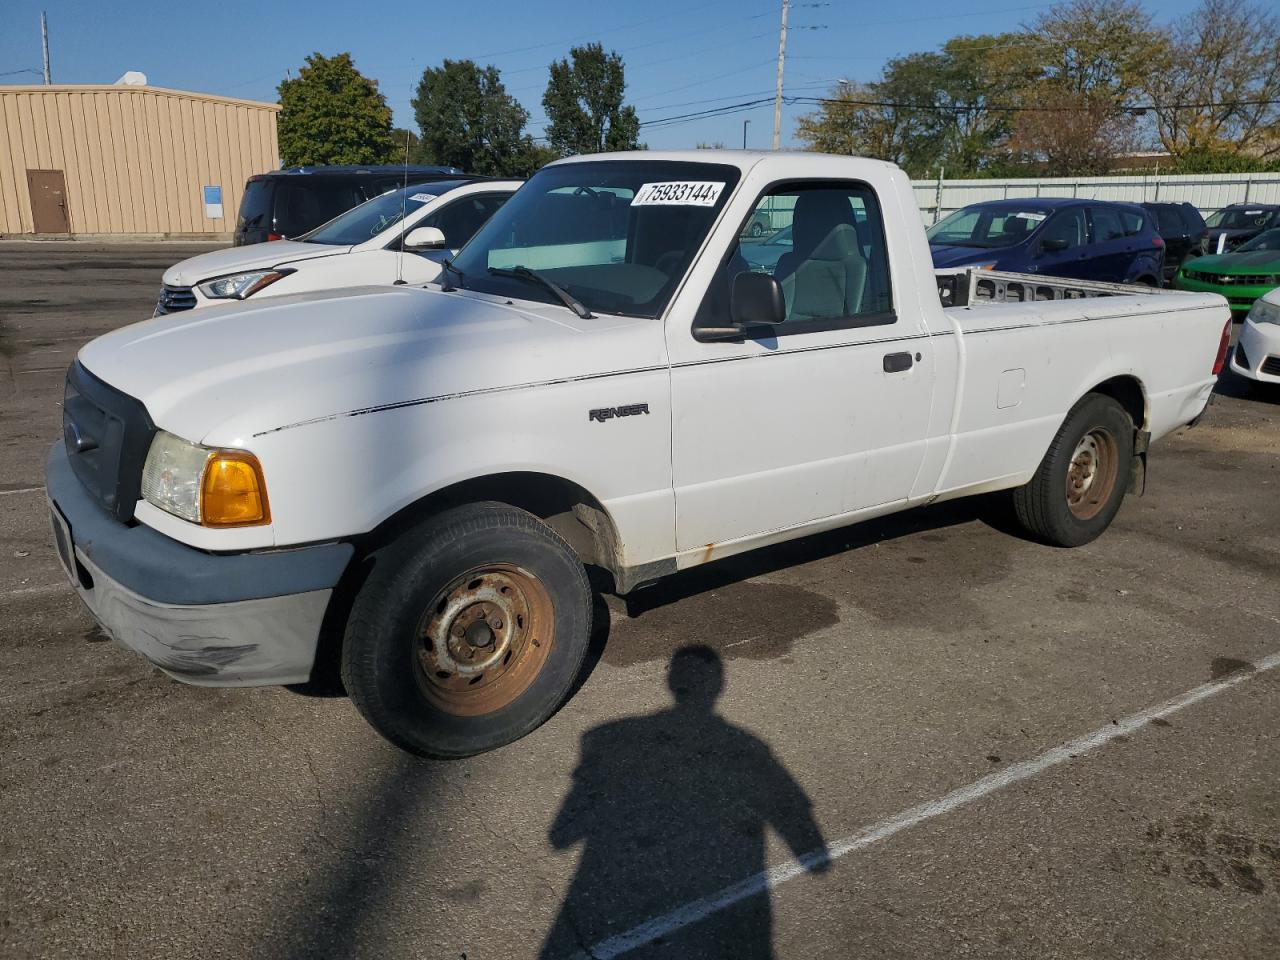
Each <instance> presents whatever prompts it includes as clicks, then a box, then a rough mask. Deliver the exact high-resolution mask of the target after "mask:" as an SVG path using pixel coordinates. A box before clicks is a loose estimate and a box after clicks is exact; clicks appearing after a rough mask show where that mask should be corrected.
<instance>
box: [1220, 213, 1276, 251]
mask: <svg viewBox="0 0 1280 960" xmlns="http://www.w3.org/2000/svg"><path fill="white" fill-rule="evenodd" d="M1205 222H1206V224H1207V225H1208V227H1209V243H1208V245H1207V249H1206V252H1208V253H1226V252H1227V251H1229V250H1234V249H1236V247H1238V246H1240V245H1241V244H1242V243H1248V242H1249V241H1250V240H1252V239H1253V238H1254V237H1256V236H1257V235H1258V234H1260V233H1261V232H1262V231H1263V230H1270V229H1272V228H1273V227H1280V204H1271V203H1233V204H1231V205H1230V206H1226V207H1223V208H1222V209H1221V210H1219V211H1218V212H1217V213H1212V214H1210V215H1209V219H1208V220H1207V221H1205Z"/></svg>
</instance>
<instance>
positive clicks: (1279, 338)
mask: <svg viewBox="0 0 1280 960" xmlns="http://www.w3.org/2000/svg"><path fill="white" fill-rule="evenodd" d="M1231 369H1232V370H1233V371H1234V372H1235V373H1238V374H1239V375H1240V376H1242V377H1248V378H1249V379H1250V380H1257V381H1259V382H1260V383H1280V287H1277V288H1276V289H1275V290H1272V291H1271V292H1270V293H1268V294H1267V295H1266V296H1264V297H1261V298H1260V299H1258V300H1255V301H1254V303H1253V307H1252V309H1250V311H1249V315H1248V316H1247V317H1245V318H1244V326H1243V327H1241V328H1240V339H1239V340H1237V341H1236V349H1235V353H1234V354H1232V357H1231Z"/></svg>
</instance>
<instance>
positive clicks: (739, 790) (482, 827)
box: [0, 244, 1280, 960]
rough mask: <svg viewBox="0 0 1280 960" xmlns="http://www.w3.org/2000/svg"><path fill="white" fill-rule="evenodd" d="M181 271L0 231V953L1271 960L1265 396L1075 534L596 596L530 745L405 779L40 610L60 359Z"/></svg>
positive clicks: (1270, 493) (277, 705)
mask: <svg viewBox="0 0 1280 960" xmlns="http://www.w3.org/2000/svg"><path fill="white" fill-rule="evenodd" d="M198 249H200V248H197V247H192V246H178V245H152V246H145V247H143V246H139V247H127V246H120V245H113V246H103V247H88V246H85V245H83V244H0V277H2V278H3V282H2V283H0V677H3V685H2V686H0V812H2V816H0V956H4V957H129V958H143V957H157V958H160V957H163V958H184V957H193V958H195V957H199V958H216V957H288V958H293V957H298V958H301V957H342V958H346V957H377V958H401V957H403V958H429V960H460V958H466V960H480V958H486V960H487V958H495V960H497V958H501V960H508V958H510V960H522V958H535V957H545V958H547V960H552V958H558V957H566V958H568V957H573V956H579V957H599V958H604V957H612V956H627V957H646V958H650V957H664V958H702V957H708V958H709V957H722V958H732V960H748V958H768V957H777V958H805V960H810V958H849V957H860V958H861V957H868V958H870V957H886V958H888V957H893V958H898V957H902V958H906V957H910V958H922V957H961V956H964V957H1010V958H1026V957H1037V958H1048V957H1078V958H1099V957H1106V958H1111V957H1151V958H1157V957H1159V958H1170V957H1206V958H1207V957H1213V958H1226V957H1230V958H1274V957H1275V956H1276V954H1277V944H1278V943H1280V792H1278V791H1277V785H1278V780H1280V657H1278V656H1277V654H1280V591H1277V584H1278V583H1280V539H1278V538H1277V532H1280V495H1278V494H1280V392H1276V393H1271V394H1268V393H1258V392H1253V391H1248V390H1245V389H1244V388H1243V385H1242V384H1241V383H1240V382H1239V381H1236V380H1234V379H1227V380H1224V382H1223V384H1222V386H1221V388H1220V389H1221V395H1220V396H1219V397H1218V398H1217V403H1216V404H1215V406H1214V407H1213V409H1212V410H1211V412H1210V414H1209V416H1208V418H1207V419H1206V421H1205V422H1204V423H1203V424H1202V425H1201V426H1199V427H1197V428H1195V429H1192V430H1186V431H1182V432H1180V433H1179V434H1178V435H1176V436H1174V437H1171V438H1169V439H1167V440H1165V441H1164V442H1162V443H1160V444H1158V445H1156V446H1155V447H1154V448H1153V451H1152V455H1151V473H1150V479H1149V484H1148V489H1147V494H1146V496H1145V497H1143V498H1141V499H1136V498H1130V499H1129V500H1128V501H1127V502H1126V504H1125V506H1124V508H1123V509H1122V511H1121V513H1120V516H1119V519H1118V521H1117V522H1116V524H1115V526H1114V527H1113V528H1112V530H1111V531H1110V532H1109V533H1108V534H1107V535H1106V536H1104V537H1103V538H1102V539H1101V540H1099V541H1097V542H1096V543H1094V544H1092V545H1090V546H1088V547H1084V548H1081V549H1078V550H1072V551H1064V550H1055V549H1051V548H1047V547H1042V546H1037V545H1035V544H1032V543H1029V542H1026V541H1024V540H1022V539H1019V538H1017V537H1015V536H1013V535H1011V534H1010V533H1008V532H1007V531H1006V525H1005V524H1004V522H1003V521H1002V519H1001V515H1000V513H999V511H998V510H997V509H995V505H993V504H992V503H989V502H981V503H969V502H964V503H957V504H950V505H947V506H945V507H941V508H937V509H929V510H925V511H920V512H917V513H914V514H907V515H904V516H900V517H898V518H890V519H888V520H885V521H880V522H875V523H871V524H867V525H863V526H861V527H856V528H850V529H848V530H842V531H836V532H835V533H833V534H828V535H823V536H819V537H814V538H811V539H808V540H805V541H802V542H799V543H793V544H787V545H784V546H782V547H779V548H774V549H769V550H766V551H762V552H759V553H756V554H751V555H748V556H744V557H739V558H734V559H732V560H729V561H726V562H722V563H720V564H718V565H715V566H712V567H709V568H704V569H701V570H698V571H694V572H692V573H690V574H686V575H681V576H679V577H677V578H674V579H673V580H671V581H668V582H667V583H665V584H663V585H660V586H658V587H654V588H651V589H649V590H646V591H642V592H641V593H638V594H636V595H635V596H633V597H632V598H630V599H629V600H628V601H622V600H619V599H617V598H612V597H610V598H603V599H602V600H601V613H602V616H601V617H600V619H601V620H602V621H603V624H602V626H601V628H600V630H599V633H598V636H597V637H596V643H595V650H594V656H593V662H592V665H591V670H590V673H589V675H587V676H586V677H585V678H584V680H583V682H582V686H581V689H580V690H579V692H578V694H577V696H576V697H575V698H574V699H572V700H571V701H570V702H569V703H568V704H567V705H566V706H565V707H564V708H563V709H562V710H561V711H560V713H559V714H558V715H557V716H556V717H554V718H553V719H552V720H551V721H550V722H549V723H548V724H546V725H545V726H544V727H542V728H541V729H540V730H538V731H536V732H535V733H534V734H533V735H531V736H530V737H528V738H527V739H525V740H523V741H521V742H519V743H516V744H514V745H512V746H509V747H506V748H504V749H502V750H499V751H497V752H494V753H492V754H489V755H486V756H482V757H478V758H475V759H472V760H468V761H463V762H455V763H447V764H446V763H428V762H423V761H419V760H415V759H412V758H410V757H408V756H406V755H403V754H400V753H399V752H398V751H396V750H395V749H394V748H392V747H390V746H389V745H388V744H386V743H384V742H383V741H382V740H380V739H379V738H378V737H377V736H376V735H375V734H374V733H373V731H372V730H370V729H369V728H368V727H367V726H366V725H365V724H364V722H363V721H362V720H361V719H360V718H359V717H358V716H357V714H356V712H355V710H354V708H353V707H352V706H351V704H350V703H349V702H348V701H346V700H345V699H343V698H338V697H332V698H319V697H306V696H301V695H299V694H296V693H292V692H290V691H287V690H283V689H257V690H222V691H214V690H205V689H197V688H194V687H187V686H183V685H180V684H178V683H175V682H173V681H171V680H169V679H167V678H166V677H165V676H163V675H162V674H160V673H159V672H158V671H157V670H154V669H152V668H150V667H149V666H147V665H146V664H145V663H144V662H143V661H141V660H140V659H137V658H135V657H134V656H133V655H131V654H128V653H126V652H125V651H123V650H121V649H119V648H117V647H115V645H114V644H112V643H110V642H103V641H104V637H103V636H102V634H101V633H99V632H98V631H97V630H96V629H95V627H94V625H93V622H92V621H91V619H90V618H89V617H88V615H87V614H86V613H85V612H84V611H83V610H82V609H81V607H80V604H79V601H78V600H77V599H76V598H75V596H74V595H73V594H72V592H71V590H70V588H69V587H68V586H67V585H66V584H65V582H64V578H63V575H62V573H61V571H60V569H59V568H58V566H57V562H56V560H55V558H54V554H53V550H52V547H51V545H50V538H49V533H48V523H47V518H46V507H45V501H44V497H43V494H42V492H41V489H40V485H41V483H42V470H43V461H44V454H45V450H46V448H47V446H48V444H49V443H50V442H52V441H53V440H54V439H55V438H57V437H58V435H59V432H60V428H59V423H60V409H59V407H58V403H59V401H60V399H61V391H62V379H63V374H64V371H65V369H66V366H67V364H68V363H69V362H70V360H71V358H72V357H73V356H74V354H75V351H76V350H77V348H78V347H79V346H80V345H81V344H83V343H84V342H85V341H87V340H88V339H90V338H92V337H93V336H95V335H97V334H99V333H102V332H105V331H107V330H109V329H112V328H114V327H117V326H120V325H123V324H125V323H129V322H132V321H135V320H139V319H143V318H145V317H147V316H149V315H150V312H151V308H152V305H153V304H154V301H155V296H156V293H157V291H158V286H159V278H160V273H161V271H162V269H163V268H164V267H165V266H168V265H169V264H170V263H172V262H174V261H175V260H178V259H181V258H182V257H185V256H189V255H191V254H192V253H194V252H196V250H198ZM690 647H696V648H697V649H694V650H687V649H686V648H690ZM682 650H683V651H685V652H683V653H678V652H679V651H682ZM673 658H674V659H675V662H676V664H677V670H676V677H677V683H676V686H677V687H678V692H679V696H678V698H677V699H676V700H673V697H672V693H671V692H670V691H669V690H668V671H669V666H670V665H671V664H672V661H673ZM721 672H722V673H723V689H720V684H719V682H718V679H717V678H718V677H719V676H720V674H721ZM584 738H585V739H584ZM584 748H585V749H584ZM797 856H798V857H799V858H800V859H799V861H795V860H793V858H794V857H797ZM766 871H767V872H766Z"/></svg>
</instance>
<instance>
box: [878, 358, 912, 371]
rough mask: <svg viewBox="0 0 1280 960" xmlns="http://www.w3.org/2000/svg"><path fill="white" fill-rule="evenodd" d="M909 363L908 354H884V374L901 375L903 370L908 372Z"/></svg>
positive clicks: (910, 361)
mask: <svg viewBox="0 0 1280 960" xmlns="http://www.w3.org/2000/svg"><path fill="white" fill-rule="evenodd" d="M911 363H912V360H911V354H909V353H886V354H885V355H884V372H885V373H901V372H902V371H903V370H910V369H911Z"/></svg>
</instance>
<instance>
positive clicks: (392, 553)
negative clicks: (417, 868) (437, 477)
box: [342, 503, 591, 758]
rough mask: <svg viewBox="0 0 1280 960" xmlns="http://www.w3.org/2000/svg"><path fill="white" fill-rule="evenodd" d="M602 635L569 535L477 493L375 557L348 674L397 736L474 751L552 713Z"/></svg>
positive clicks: (376, 723) (351, 640)
mask: <svg viewBox="0 0 1280 960" xmlns="http://www.w3.org/2000/svg"><path fill="white" fill-rule="evenodd" d="M590 633H591V590H590V587H589V586H588V583H587V577H586V571H585V570H584V569H583V566H582V563H581V562H580V561H579V560H578V558H577V557H576V556H575V555H574V553H573V551H572V550H571V549H570V547H569V545H568V544H567V543H565V542H564V540H563V539H561V537H560V536H559V535H558V534H556V533H555V532H554V531H553V530H552V529H551V528H550V527H548V526H547V525H546V524H544V523H542V522H541V521H540V520H538V519H537V518H536V517H534V516H533V515H531V514H529V513H526V512H524V511H523V510H517V509H515V508H513V507H507V506H504V505H502V504H496V503H483V504H472V505H468V506H464V507H458V508H455V509H453V510H449V511H447V512H445V513H443V514H441V515H439V516H438V517H436V518H434V519H433V520H430V521H428V522H426V523H425V524H423V525H421V526H419V527H416V528H414V529H412V530H410V531H408V532H407V533H405V534H404V535H402V536H401V538H400V539H399V540H397V541H396V542H395V543H393V544H392V545H391V546H389V547H387V548H385V549H384V550H383V551H381V552H379V553H378V554H377V555H376V557H375V566H374V570H373V572H372V573H371V574H370V576H369V579H368V580H367V581H366V583H365V585H364V587H363V589H362V590H361V592H360V594H359V596H357V598H356V601H355V604H354V606H353V608H352V613H351V618H350V620H349V622H348V626H347V634H346V639H345V643H344V646H343V657H342V676H343V681H344V683H345V684H346V687H347V690H348V691H349V692H350V694H351V699H352V701H353V702H354V703H355V705H356V707H357V709H359V711H360V713H361V714H362V715H363V716H364V717H365V719H366V720H368V721H369V723H370V724H372V725H373V727H374V728H375V729H376V730H377V731H378V732H379V733H381V734H382V735H383V736H384V737H386V738H387V739H388V740H390V741H391V742H392V743H394V744H396V745H397V746H399V747H401V748H403V749H405V750H408V751H410V752H411V753H416V754H419V755H421V756H429V757H440V758H450V757H463V756H468V755H470V754H474V753H481V752H483V751H485V750H491V749H493V748H494V747H498V746H501V745H503V744H505V743H510V742H511V741H512V740H516V739H518V738H519V737H522V736H524V735H525V734H526V733H529V732H530V731H531V730H533V729H534V728H536V727H537V726H538V725H540V724H541V723H542V722H543V721H544V720H546V719H547V718H548V717H549V716H551V714H552V713H554V712H555V710H556V708H557V707H558V706H559V705H560V703H561V701H562V700H563V699H564V697H565V695H566V694H567V693H568V690H569V687H570V685H571V684H572V683H573V680H574V678H575V677H576V676H577V673H578V670H579V669H580V667H581V665H582V660H583V657H584V655H585V654H586V650H587V644H588V640H589V637H590Z"/></svg>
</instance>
